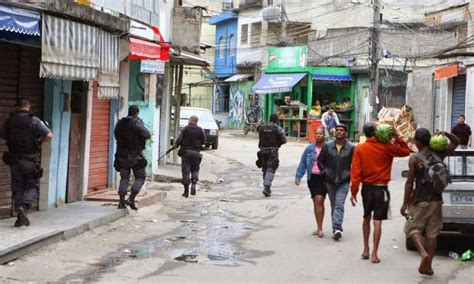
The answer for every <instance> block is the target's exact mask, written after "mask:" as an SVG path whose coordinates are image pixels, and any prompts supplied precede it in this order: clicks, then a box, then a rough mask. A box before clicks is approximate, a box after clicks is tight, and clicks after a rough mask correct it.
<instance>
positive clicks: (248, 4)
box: [239, 0, 266, 10]
mask: <svg viewBox="0 0 474 284" xmlns="http://www.w3.org/2000/svg"><path fill="white" fill-rule="evenodd" d="M264 2H266V0H240V4H239V9H240V10H243V9H250V8H262V7H264Z"/></svg>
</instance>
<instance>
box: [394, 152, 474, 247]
mask: <svg viewBox="0 0 474 284" xmlns="http://www.w3.org/2000/svg"><path fill="white" fill-rule="evenodd" d="M445 163H446V165H447V166H448V168H449V171H450V173H451V178H452V183H451V184H450V185H448V187H446V189H445V190H444V192H443V230H442V232H441V233H442V234H443V233H444V234H445V233H452V232H455V233H458V234H461V235H466V236H472V237H474V150H462V149H459V150H456V151H455V152H454V154H453V155H451V156H448V157H446V159H445ZM402 175H403V176H404V177H406V176H407V175H408V171H404V172H403V173H402ZM406 248H407V250H416V247H415V245H414V244H413V243H412V242H411V239H407V242H406Z"/></svg>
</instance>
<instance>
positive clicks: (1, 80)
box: [0, 42, 44, 218]
mask: <svg viewBox="0 0 474 284" xmlns="http://www.w3.org/2000/svg"><path fill="white" fill-rule="evenodd" d="M40 58H41V50H40V49H37V48H31V47H25V46H19V45H14V44H7V43H1V42H0V62H2V64H1V65H0V125H2V124H3V122H4V121H5V120H6V119H7V118H8V117H9V115H10V113H11V112H13V111H14V110H15V107H14V105H15V102H16V99H17V97H26V98H28V99H29V100H30V102H31V105H32V112H33V113H34V114H35V115H36V116H38V117H40V118H42V114H43V88H44V81H43V79H41V78H39V76H38V70H39V62H40ZM6 150H7V147H6V145H5V141H3V140H1V141H0V152H1V153H3V152H5V151H6ZM11 195H12V194H11V189H10V168H9V167H8V166H7V165H5V164H4V163H3V162H0V218H8V217H11V215H12V199H11ZM33 206H37V201H35V202H34V203H33Z"/></svg>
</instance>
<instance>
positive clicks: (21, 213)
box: [15, 205, 30, 227]
mask: <svg viewBox="0 0 474 284" xmlns="http://www.w3.org/2000/svg"><path fill="white" fill-rule="evenodd" d="M26 210H27V209H25V206H24V205H20V206H18V209H17V211H16V213H17V214H18V219H19V220H20V222H21V224H22V225H25V226H29V225H30V220H29V219H28V214H27V213H26ZM18 224H19V223H18ZM16 225H17V223H16V222H15V226H16ZM20 227H21V226H20Z"/></svg>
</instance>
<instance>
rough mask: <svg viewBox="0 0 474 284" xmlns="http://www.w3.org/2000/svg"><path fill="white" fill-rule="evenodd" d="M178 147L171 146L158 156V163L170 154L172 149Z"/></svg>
mask: <svg viewBox="0 0 474 284" xmlns="http://www.w3.org/2000/svg"><path fill="white" fill-rule="evenodd" d="M176 148H178V147H175V146H172V147H171V148H169V149H168V150H167V151H166V152H165V153H164V154H163V155H162V156H160V157H159V158H158V161H160V160H161V159H163V158H164V157H165V156H166V155H168V154H169V153H171V151H173V150H174V149H176Z"/></svg>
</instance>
